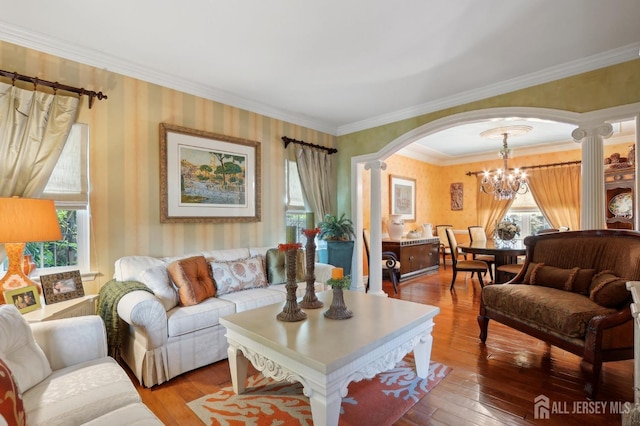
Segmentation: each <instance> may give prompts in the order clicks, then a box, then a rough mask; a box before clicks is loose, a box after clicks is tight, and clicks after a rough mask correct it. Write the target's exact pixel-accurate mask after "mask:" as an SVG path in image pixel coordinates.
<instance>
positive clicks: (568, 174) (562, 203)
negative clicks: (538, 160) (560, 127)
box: [527, 164, 582, 230]
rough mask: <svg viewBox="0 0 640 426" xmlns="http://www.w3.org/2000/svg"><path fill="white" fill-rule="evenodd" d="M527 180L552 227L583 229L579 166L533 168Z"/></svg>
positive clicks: (532, 193)
mask: <svg viewBox="0 0 640 426" xmlns="http://www.w3.org/2000/svg"><path fill="white" fill-rule="evenodd" d="M527 179H528V180H529V188H530V189H531V195H533V199H534V200H535V202H536V204H537V205H538V207H540V210H541V211H542V214H544V216H545V217H546V218H547V221H549V225H551V227H552V228H560V227H561V226H568V227H569V229H571V230H578V229H580V204H581V198H580V197H581V186H582V177H581V166H580V164H569V165H564V166H557V167H550V168H540V169H534V170H531V171H530V172H529V174H528V178H527Z"/></svg>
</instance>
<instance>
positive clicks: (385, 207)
mask: <svg viewBox="0 0 640 426" xmlns="http://www.w3.org/2000/svg"><path fill="white" fill-rule="evenodd" d="M632 139H633V138H631V140H632ZM631 144H633V142H632V141H630V142H628V143H622V144H617V145H605V147H604V154H605V156H607V157H608V156H610V155H611V154H612V153H614V152H618V153H620V155H622V156H623V157H626V155H627V149H628V146H629V145H631ZM515 155H516V156H515V158H513V159H510V160H509V166H510V167H524V166H533V165H538V164H549V163H558V162H564V161H575V160H580V159H581V151H580V149H574V150H570V151H561V152H552V153H548V154H536V155H527V156H521V157H518V156H517V152H516V153H515ZM496 157H497V156H496ZM385 163H386V164H387V169H386V170H385V171H383V172H382V173H381V179H382V194H381V196H382V210H381V211H382V222H383V223H382V232H387V230H386V221H387V219H388V218H389V213H390V206H389V176H390V175H394V176H400V177H407V178H412V179H415V180H416V221H415V222H407V223H406V225H405V231H410V230H411V229H413V228H414V227H418V228H419V227H420V225H421V224H423V223H431V224H433V226H434V227H435V225H437V224H445V223H446V224H451V225H453V226H454V228H456V229H466V228H467V226H469V225H474V224H476V223H477V218H476V212H475V205H476V195H477V189H476V177H475V176H467V175H466V173H467V172H469V171H472V172H475V171H482V170H492V169H495V168H497V167H501V166H502V160H500V159H496V160H492V161H479V162H474V163H465V164H458V165H452V166H437V165H433V164H429V163H426V162H423V161H419V160H415V159H413V158H408V157H404V156H401V155H398V154H396V155H393V156H391V157H389V158H388V159H387V160H386V161H385ZM455 182H462V183H463V190H464V194H463V207H462V210H457V211H452V210H451V202H450V194H449V187H450V185H451V184H452V183H455ZM362 188H363V197H362V198H363V227H364V228H367V229H369V228H370V217H371V216H370V211H369V206H370V193H371V187H370V174H369V173H363V182H362Z"/></svg>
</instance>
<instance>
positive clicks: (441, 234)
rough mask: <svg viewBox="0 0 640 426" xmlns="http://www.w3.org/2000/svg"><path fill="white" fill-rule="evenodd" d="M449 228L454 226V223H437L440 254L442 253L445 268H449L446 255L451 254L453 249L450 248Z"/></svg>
mask: <svg viewBox="0 0 640 426" xmlns="http://www.w3.org/2000/svg"><path fill="white" fill-rule="evenodd" d="M447 228H453V225H436V235H437V236H438V238H439V239H440V254H441V255H442V264H443V265H444V269H445V270H446V269H447V261H446V256H447V255H449V256H451V249H450V248H449V240H447V233H446V229H447Z"/></svg>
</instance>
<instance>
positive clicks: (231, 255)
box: [114, 247, 334, 387]
mask: <svg viewBox="0 0 640 426" xmlns="http://www.w3.org/2000/svg"><path fill="white" fill-rule="evenodd" d="M268 249H269V247H260V248H240V249H227V250H213V251H203V252H201V253H196V254H191V255H189V256H194V255H202V256H204V257H205V258H206V259H207V261H217V262H231V261H237V260H241V259H247V258H251V257H254V256H261V257H262V258H263V259H264V258H265V256H266V254H267V250H268ZM189 256H182V257H183V258H184V257H189ZM176 259H179V258H176V257H172V258H158V257H149V256H127V257H122V258H120V259H118V260H116V262H115V273H114V279H115V280H117V281H139V282H143V283H144V284H146V285H147V287H149V288H151V289H152V290H153V291H154V292H155V294H152V293H149V292H146V291H133V292H130V293H127V294H126V295H124V296H123V297H122V298H121V299H120V301H119V302H118V306H117V310H118V316H119V317H120V318H121V319H122V320H124V321H125V322H126V323H127V324H128V330H127V332H126V336H125V337H124V339H123V342H122V347H121V353H120V355H121V357H122V359H123V360H124V361H125V362H126V363H127V365H128V366H129V367H130V368H131V371H132V372H133V373H134V375H135V376H136V377H137V378H138V380H139V381H140V383H141V384H143V385H144V386H146V387H151V386H154V385H156V384H160V383H163V382H165V381H167V380H170V379H172V378H174V377H176V376H178V375H180V374H182V373H185V372H187V371H190V370H194V369H196V368H199V367H202V366H205V365H208V364H212V363H214V362H217V361H220V360H223V359H226V358H227V348H228V344H227V340H226V338H225V331H226V329H225V328H224V327H223V326H222V325H220V323H219V321H218V320H219V318H220V317H223V316H225V315H230V314H233V313H236V312H242V311H245V310H248V309H254V308H258V307H261V306H265V305H269V304H273V303H284V302H285V300H286V288H285V285H284V284H278V285H272V284H269V286H268V287H263V288H252V289H248V290H242V291H237V292H233V293H227V294H223V295H219V296H216V297H210V298H208V299H206V300H204V301H202V302H200V303H198V304H196V305H193V306H180V304H179V303H178V300H177V299H175V298H176V297H177V296H176V289H175V287H173V286H171V285H170V284H169V287H167V286H163V285H158V283H154V282H153V281H158V278H157V277H158V274H152V273H150V271H155V272H158V270H163V268H166V266H168V265H169V264H170V263H171V262H172V261H175V260H176ZM333 268H334V267H333V266H331V265H327V264H320V263H316V264H315V281H316V286H315V289H316V291H323V290H325V284H324V283H326V281H327V280H328V279H329V278H331V274H332V270H333ZM154 277H155V278H154ZM162 279H164V280H166V279H167V278H166V272H165V273H164V275H163V278H162ZM169 281H171V280H170V279H169ZM305 290H306V283H305V282H299V284H298V291H297V294H298V296H300V297H301V296H303V295H304V293H305Z"/></svg>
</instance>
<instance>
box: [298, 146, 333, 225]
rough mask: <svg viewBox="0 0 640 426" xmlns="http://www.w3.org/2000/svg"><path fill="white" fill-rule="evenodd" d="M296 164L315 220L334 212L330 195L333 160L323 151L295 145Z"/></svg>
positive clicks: (317, 220)
mask: <svg viewBox="0 0 640 426" xmlns="http://www.w3.org/2000/svg"><path fill="white" fill-rule="evenodd" d="M295 153H296V164H297V165H298V174H299V175H300V183H301V184H302V191H303V192H304V196H305V197H306V199H307V202H308V203H309V207H310V208H311V210H312V211H313V212H314V213H315V214H316V222H319V221H321V220H323V219H324V216H325V215H326V214H335V212H334V208H333V201H332V197H331V182H332V181H333V161H332V159H331V155H330V154H328V153H327V152H325V151H320V150H317V149H313V148H303V147H298V146H296V148H295Z"/></svg>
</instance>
